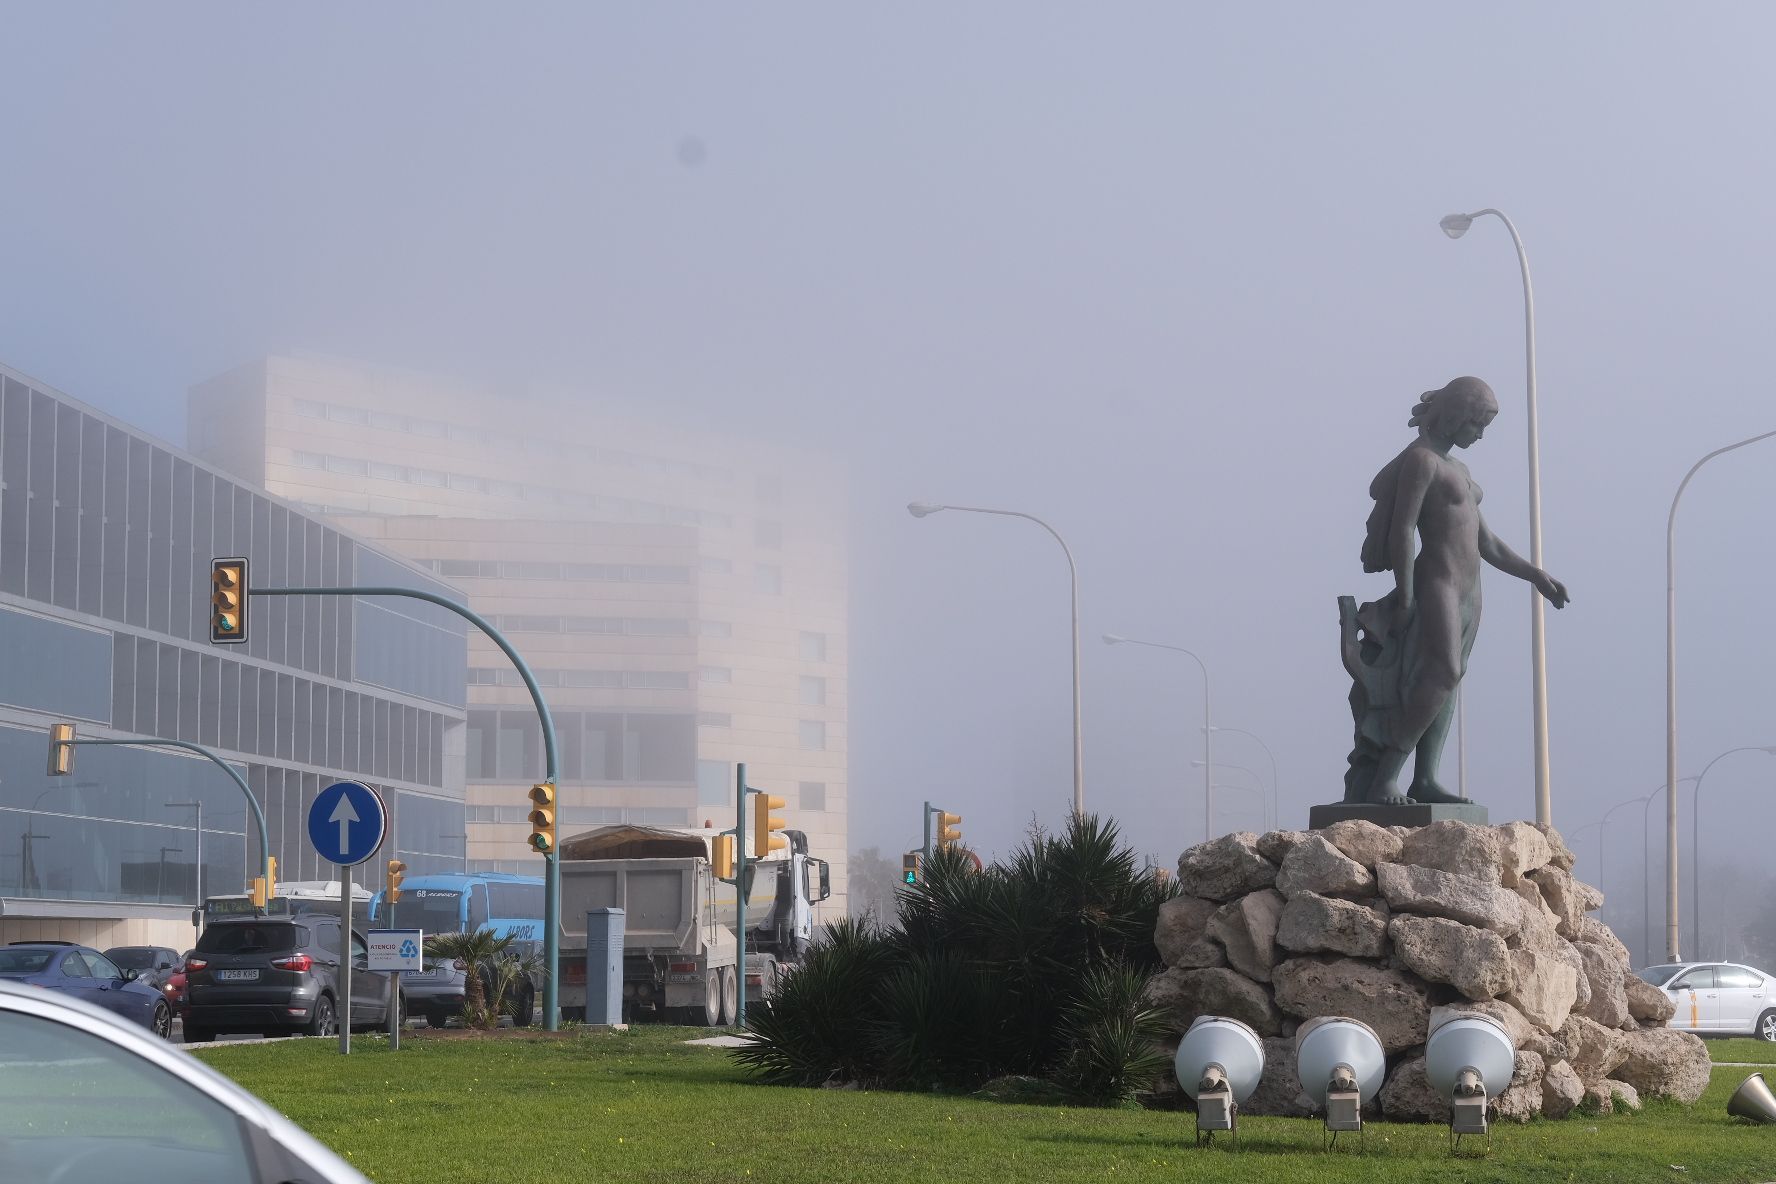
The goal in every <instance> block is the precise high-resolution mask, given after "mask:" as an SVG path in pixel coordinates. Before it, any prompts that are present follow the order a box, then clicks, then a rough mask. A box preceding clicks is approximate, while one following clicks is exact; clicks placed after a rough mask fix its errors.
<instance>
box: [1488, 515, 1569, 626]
mask: <svg viewBox="0 0 1776 1184" xmlns="http://www.w3.org/2000/svg"><path fill="white" fill-rule="evenodd" d="M1480 558H1482V559H1484V560H1486V562H1488V563H1490V564H1491V565H1492V566H1494V567H1496V568H1498V569H1499V570H1500V571H1502V572H1504V573H1505V574H1506V575H1508V576H1516V577H1517V578H1518V579H1520V580H1528V581H1529V582H1530V583H1532V584H1534V585H1535V586H1536V587H1537V588H1538V589H1540V590H1541V593H1542V595H1543V596H1546V597H1547V598H1548V602H1549V603H1550V604H1552V605H1553V606H1554V607H1555V608H1565V607H1566V602H1567V600H1568V599H1569V597H1568V595H1567V591H1566V585H1565V584H1562V583H1561V582H1560V581H1559V580H1557V579H1555V578H1554V577H1553V576H1551V575H1549V574H1548V573H1547V572H1545V571H1543V570H1542V569H1541V568H1539V567H1537V566H1536V565H1535V564H1533V563H1531V562H1530V561H1529V560H1527V559H1525V558H1524V557H1523V556H1521V555H1519V554H1517V552H1515V551H1513V550H1511V548H1509V547H1507V546H1506V545H1505V543H1504V540H1502V539H1500V538H1499V537H1498V535H1496V534H1493V533H1492V530H1491V528H1490V527H1488V526H1487V525H1486V519H1485V518H1484V517H1482V518H1481V519H1480Z"/></svg>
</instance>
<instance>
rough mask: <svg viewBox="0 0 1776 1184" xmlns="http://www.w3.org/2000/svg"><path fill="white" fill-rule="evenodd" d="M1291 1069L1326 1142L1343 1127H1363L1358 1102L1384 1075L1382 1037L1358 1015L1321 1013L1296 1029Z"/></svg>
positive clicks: (1368, 1097)
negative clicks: (1316, 1113)
mask: <svg viewBox="0 0 1776 1184" xmlns="http://www.w3.org/2000/svg"><path fill="white" fill-rule="evenodd" d="M1295 1065H1296V1074H1297V1076H1299V1077H1300V1078H1301V1088H1302V1090H1303V1092H1305V1093H1306V1094H1307V1096H1308V1097H1310V1098H1312V1099H1313V1101H1314V1105H1315V1106H1316V1107H1317V1108H1318V1109H1319V1111H1320V1114H1321V1115H1322V1117H1323V1119H1324V1122H1325V1134H1326V1142H1327V1145H1328V1146H1330V1145H1331V1144H1333V1143H1335V1142H1337V1140H1338V1136H1339V1134H1340V1133H1341V1132H1344V1131H1356V1132H1357V1133H1358V1134H1359V1135H1361V1134H1362V1131H1363V1107H1364V1105H1365V1104H1367V1103H1368V1102H1371V1101H1373V1100H1374V1099H1375V1095H1376V1094H1377V1093H1378V1092H1380V1090H1381V1083H1382V1079H1383V1078H1384V1077H1385V1076H1386V1075H1387V1056H1386V1054H1385V1053H1384V1051H1383V1050H1382V1047H1381V1038H1380V1037H1379V1036H1377V1035H1376V1034H1375V1029H1373V1028H1371V1027H1370V1026H1369V1025H1368V1024H1365V1023H1364V1022H1363V1021H1361V1020H1353V1019H1347V1018H1345V1017H1343V1016H1323V1017H1321V1018H1319V1019H1316V1020H1309V1021H1308V1022H1307V1023H1305V1024H1302V1025H1301V1027H1300V1028H1299V1029H1298V1030H1297V1031H1296V1033H1295Z"/></svg>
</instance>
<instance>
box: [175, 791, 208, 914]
mask: <svg viewBox="0 0 1776 1184" xmlns="http://www.w3.org/2000/svg"><path fill="white" fill-rule="evenodd" d="M166 808H167V809H169V810H193V811H195V812H196V817H195V818H194V819H193V821H192V824H191V829H192V831H193V832H195V837H194V840H193V841H194V844H195V846H196V849H197V854H196V856H195V858H196V859H197V903H196V904H195V905H194V906H192V907H194V908H196V909H198V910H202V908H203V902H204V895H203V803H202V802H168V803H166ZM200 928H201V927H200Z"/></svg>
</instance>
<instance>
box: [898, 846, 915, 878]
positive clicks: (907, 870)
mask: <svg viewBox="0 0 1776 1184" xmlns="http://www.w3.org/2000/svg"><path fill="white" fill-rule="evenodd" d="M900 879H901V882H902V883H904V884H917V883H918V882H919V853H918V852H917V851H908V852H907V853H906V854H905V855H902V856H901V857H900Z"/></svg>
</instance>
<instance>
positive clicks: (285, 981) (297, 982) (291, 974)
mask: <svg viewBox="0 0 1776 1184" xmlns="http://www.w3.org/2000/svg"><path fill="white" fill-rule="evenodd" d="M339 938H340V925H339V918H338V917H329V916H325V915H322V914H320V913H308V914H305V915H303V916H301V917H296V918H284V917H230V918H227V919H218V920H214V921H211V922H210V923H209V925H208V927H206V928H205V929H204V931H203V936H202V937H200V938H198V939H197V948H196V949H194V950H192V951H191V954H190V956H189V957H188V958H187V959H186V961H185V996H186V1000H187V1002H188V1004H189V1008H190V1010H189V1011H188V1012H187V1014H186V1016H185V1039H186V1040H188V1041H205V1040H212V1039H214V1038H215V1036H216V1034H217V1033H218V1032H260V1033H263V1034H264V1035H267V1036H289V1035H293V1034H306V1035H309V1036H331V1035H334V1034H336V1033H337V1032H338V1031H339V1010H340V1009H339V960H340V956H341V952H342V949H343V947H342V946H341V944H340V940H339ZM350 943H351V944H350V953H351V960H352V979H351V982H352V1004H351V1018H352V1029H353V1030H354V1031H356V1030H360V1029H374V1028H384V1027H387V1026H388V1018H389V1012H388V1009H389V992H390V989H391V987H390V981H389V977H390V976H388V975H385V974H371V973H370V972H369V968H368V962H367V959H368V957H369V948H368V947H367V946H366V945H365V944H364V939H363V937H362V936H360V935H359V934H356V933H353V934H351V938H350ZM395 992H396V995H395V1000H396V1006H397V1007H399V1006H400V1002H401V1001H400V994H399V988H398V987H397V988H395Z"/></svg>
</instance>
